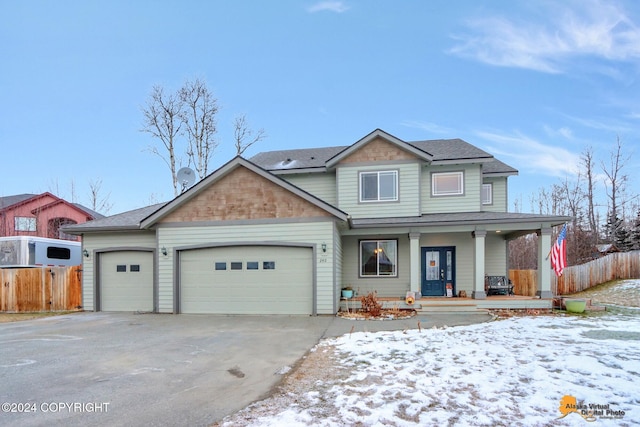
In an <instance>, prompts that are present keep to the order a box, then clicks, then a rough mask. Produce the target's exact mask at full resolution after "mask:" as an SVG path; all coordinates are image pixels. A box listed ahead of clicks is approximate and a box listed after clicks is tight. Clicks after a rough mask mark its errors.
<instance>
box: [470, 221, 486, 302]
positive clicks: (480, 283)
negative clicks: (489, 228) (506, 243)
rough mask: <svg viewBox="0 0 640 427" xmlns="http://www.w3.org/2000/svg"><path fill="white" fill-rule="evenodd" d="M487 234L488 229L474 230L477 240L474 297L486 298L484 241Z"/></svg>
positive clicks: (475, 239) (475, 240) (474, 236)
mask: <svg viewBox="0 0 640 427" xmlns="http://www.w3.org/2000/svg"><path fill="white" fill-rule="evenodd" d="M486 236H487V232H486V230H476V231H474V232H473V239H474V242H475V246H474V248H475V251H474V277H473V293H472V294H471V297H472V298H473V299H486V298H487V294H486V292H485V291H484V241H485V237H486Z"/></svg>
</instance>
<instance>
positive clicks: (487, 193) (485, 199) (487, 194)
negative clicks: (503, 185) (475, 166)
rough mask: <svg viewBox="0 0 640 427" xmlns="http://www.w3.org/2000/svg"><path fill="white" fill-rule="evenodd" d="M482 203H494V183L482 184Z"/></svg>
mask: <svg viewBox="0 0 640 427" xmlns="http://www.w3.org/2000/svg"><path fill="white" fill-rule="evenodd" d="M482 204H483V205H491V204H493V184H482Z"/></svg>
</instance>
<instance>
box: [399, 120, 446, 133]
mask: <svg viewBox="0 0 640 427" xmlns="http://www.w3.org/2000/svg"><path fill="white" fill-rule="evenodd" d="M400 124H401V125H402V126H406V127H408V128H414V129H420V130H424V131H426V132H429V133H435V134H441V135H450V134H452V133H453V130H452V129H450V128H446V127H444V126H440V125H438V124H436V123H430V122H422V121H418V120H404V121H403V122H402V123H400Z"/></svg>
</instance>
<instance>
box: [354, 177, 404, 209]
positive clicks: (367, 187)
mask: <svg viewBox="0 0 640 427" xmlns="http://www.w3.org/2000/svg"><path fill="white" fill-rule="evenodd" d="M397 200H398V171H379V172H360V201H361V202H393V201H397Z"/></svg>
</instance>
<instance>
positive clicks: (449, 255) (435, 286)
mask: <svg viewBox="0 0 640 427" xmlns="http://www.w3.org/2000/svg"><path fill="white" fill-rule="evenodd" d="M455 265H456V263H455V248H454V247H453V246H438V247H425V248H422V291H421V292H422V295H423V296H446V295H447V288H449V289H450V293H451V294H450V295H451V296H453V295H455Z"/></svg>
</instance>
